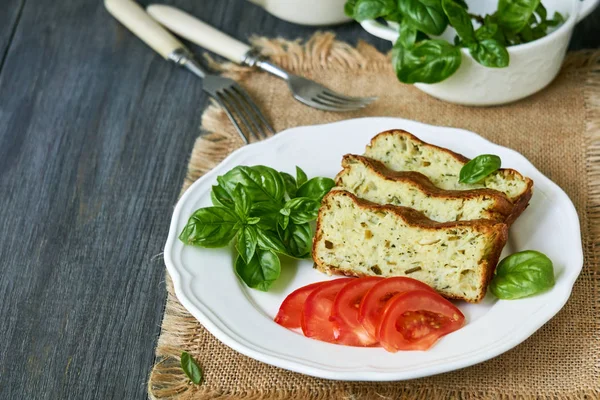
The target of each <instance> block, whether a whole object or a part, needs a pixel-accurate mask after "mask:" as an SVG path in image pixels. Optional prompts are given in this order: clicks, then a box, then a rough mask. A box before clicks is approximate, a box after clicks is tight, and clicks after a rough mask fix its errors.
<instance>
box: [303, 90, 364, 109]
mask: <svg viewBox="0 0 600 400" xmlns="http://www.w3.org/2000/svg"><path fill="white" fill-rule="evenodd" d="M311 100H312V101H315V102H317V103H319V104H322V105H325V106H329V107H333V108H337V109H338V110H340V111H342V110H343V111H352V110H357V109H359V108H364V107H366V106H367V104H360V103H359V104H352V103H339V102H336V101H332V100H330V99H328V98H326V97H323V96H321V95H320V94H319V95H317V96H316V97H313V98H312V99H311Z"/></svg>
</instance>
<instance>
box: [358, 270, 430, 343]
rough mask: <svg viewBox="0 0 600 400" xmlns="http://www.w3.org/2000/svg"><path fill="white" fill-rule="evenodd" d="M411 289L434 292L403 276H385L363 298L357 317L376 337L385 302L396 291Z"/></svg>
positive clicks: (424, 285) (402, 291) (420, 283)
mask: <svg viewBox="0 0 600 400" xmlns="http://www.w3.org/2000/svg"><path fill="white" fill-rule="evenodd" d="M411 290H428V291H431V292H433V293H436V292H435V290H433V289H432V288H431V287H429V286H428V285H426V284H424V283H423V282H420V281H418V280H416V279H412V278H407V277H404V276H396V277H392V278H386V279H384V280H382V281H381V282H378V283H377V284H376V285H375V286H373V287H372V288H371V290H369V291H368V292H367V294H366V295H365V297H364V298H363V301H362V302H361V304H360V308H359V310H358V319H359V321H360V323H361V324H362V326H363V327H364V328H365V329H366V331H367V332H368V333H369V335H371V336H372V337H377V334H378V332H377V328H378V327H379V322H380V320H381V313H382V312H383V309H384V307H385V304H386V303H387V302H388V300H390V299H391V298H392V297H394V296H395V295H396V294H398V293H404V292H408V291H411Z"/></svg>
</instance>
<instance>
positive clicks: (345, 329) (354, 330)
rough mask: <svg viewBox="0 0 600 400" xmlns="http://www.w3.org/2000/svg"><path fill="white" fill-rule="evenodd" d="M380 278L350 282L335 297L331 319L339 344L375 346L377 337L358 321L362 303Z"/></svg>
mask: <svg viewBox="0 0 600 400" xmlns="http://www.w3.org/2000/svg"><path fill="white" fill-rule="evenodd" d="M382 280H383V278H380V277H375V276H373V277H367V278H359V279H354V280H352V281H350V282H349V283H347V284H346V286H344V287H343V288H342V289H341V290H340V292H339V293H338V294H337V296H336V297H335V301H334V302H333V309H332V310H331V319H332V321H333V323H334V329H333V331H334V336H335V337H336V339H337V342H338V343H339V344H345V345H347V346H373V345H375V344H377V337H375V336H371V335H370V334H369V333H368V332H367V331H366V330H365V328H363V326H362V325H361V323H360V321H359V320H358V309H359V307H360V303H361V301H362V299H363V297H365V295H366V294H367V292H368V291H369V289H371V288H372V287H373V286H375V284H376V283H378V282H380V281H382Z"/></svg>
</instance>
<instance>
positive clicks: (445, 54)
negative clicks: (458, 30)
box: [392, 39, 462, 83]
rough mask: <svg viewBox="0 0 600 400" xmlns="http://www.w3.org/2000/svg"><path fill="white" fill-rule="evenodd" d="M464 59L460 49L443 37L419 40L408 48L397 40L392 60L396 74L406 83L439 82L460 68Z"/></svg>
mask: <svg viewBox="0 0 600 400" xmlns="http://www.w3.org/2000/svg"><path fill="white" fill-rule="evenodd" d="M461 61H462V55H461V52H460V49H459V48H458V47H455V46H453V45H451V44H450V43H448V42H446V41H445V40H441V39H434V40H426V41H423V42H418V43H417V44H415V46H414V47H413V48H411V49H406V48H404V47H403V46H402V44H401V43H400V42H398V41H396V44H395V45H394V48H393V50H392V62H393V63H394V69H395V70H396V76H397V77H398V79H399V80H400V81H401V82H404V83H417V82H422V83H437V82H441V81H443V80H444V79H446V78H448V77H449V76H451V75H452V74H454V73H455V72H456V70H458V68H459V67H460V64H461Z"/></svg>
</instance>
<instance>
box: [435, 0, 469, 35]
mask: <svg viewBox="0 0 600 400" xmlns="http://www.w3.org/2000/svg"><path fill="white" fill-rule="evenodd" d="M442 6H443V8H444V12H445V13H446V16H447V17H448V20H449V21H450V25H452V26H453V27H454V29H455V30H456V33H458V36H460V38H461V39H462V41H463V43H465V44H467V45H468V44H470V43H474V42H475V41H476V39H475V30H474V29H473V23H472V22H471V17H470V16H469V13H468V12H467V10H465V8H464V7H463V6H461V5H460V4H458V3H457V2H456V1H455V0H442Z"/></svg>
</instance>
